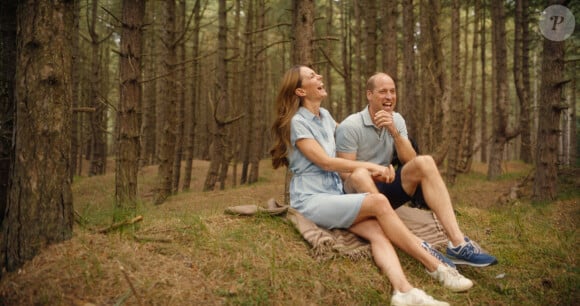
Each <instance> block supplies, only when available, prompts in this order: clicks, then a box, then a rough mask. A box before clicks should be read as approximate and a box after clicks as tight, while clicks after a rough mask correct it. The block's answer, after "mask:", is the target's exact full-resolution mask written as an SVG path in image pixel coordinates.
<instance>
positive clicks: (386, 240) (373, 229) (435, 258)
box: [270, 66, 473, 305]
mask: <svg viewBox="0 0 580 306" xmlns="http://www.w3.org/2000/svg"><path fill="white" fill-rule="evenodd" d="M326 96H327V93H326V90H325V88H324V83H323V82H322V76H320V75H319V74H317V73H316V72H315V71H314V70H312V69H311V68H309V67H306V66H294V67H292V68H291V69H289V70H288V71H287V72H286V73H285V74H284V77H283V79H282V83H281V86H280V90H279V92H278V96H277V99H276V103H277V113H276V114H277V118H276V120H275V122H274V124H273V126H272V133H273V134H274V136H275V144H274V146H273V147H272V149H271V151H270V153H271V155H272V165H273V167H274V168H279V167H281V166H287V167H289V169H290V171H291V172H292V174H293V175H292V180H291V183H290V205H291V206H292V207H293V208H294V209H296V210H297V211H298V212H300V213H301V214H302V215H304V217H306V218H308V219H310V220H311V221H313V222H314V223H316V224H317V225H318V226H320V227H323V228H326V229H332V228H343V229H348V230H349V231H351V232H352V233H354V234H356V235H358V236H360V237H362V238H364V239H366V240H367V241H369V243H370V245H371V250H372V254H373V258H374V261H375V263H376V264H377V266H378V267H379V269H380V270H381V271H382V273H384V274H385V275H386V276H387V278H388V279H389V281H390V283H391V285H392V287H393V294H392V296H391V305H448V304H447V303H446V302H441V301H437V300H435V299H434V298H433V297H431V296H429V295H428V294H426V293H425V292H424V291H423V290H421V289H418V288H415V287H414V286H412V285H411V284H410V283H409V281H408V280H407V277H406V276H405V273H404V272H403V269H402V267H401V263H400V262H399V258H398V257H397V253H396V251H395V249H394V246H393V245H396V246H397V247H399V248H400V249H401V250H403V251H404V252H406V253H408V254H410V255H411V256H413V257H414V258H415V259H417V260H418V261H419V262H421V263H422V264H423V265H424V266H425V268H426V270H427V273H428V274H429V275H431V276H432V277H433V278H435V279H437V280H438V281H439V282H440V283H441V284H442V285H443V286H444V287H446V288H448V289H450V290H451V291H454V292H460V291H466V290H468V289H469V288H471V287H472V286H473V283H472V281H471V280H469V279H467V278H465V277H463V276H462V275H461V274H459V272H457V270H456V269H455V266H454V265H453V263H451V262H450V261H449V260H448V259H446V258H445V257H444V256H443V255H442V254H441V253H439V252H438V251H437V250H435V249H433V248H431V246H430V245H429V244H427V243H426V242H424V241H422V240H421V239H420V238H418V237H417V236H415V235H414V234H413V233H411V231H410V230H409V229H408V228H407V227H406V226H405V224H404V223H403V221H401V219H400V218H399V216H398V215H397V214H396V213H395V212H394V211H393V210H392V209H390V204H389V202H388V199H387V198H386V197H385V196H384V195H382V194H369V193H358V194H345V193H344V191H343V186H342V181H341V179H340V176H339V175H338V173H339V172H353V171H368V172H370V173H371V174H372V175H373V176H374V177H375V179H377V180H382V181H385V182H392V181H393V180H394V178H395V172H394V169H393V167H392V166H389V167H384V166H381V165H377V164H374V163H368V162H359V161H352V160H347V159H342V158H337V157H336V153H335V142H334V132H335V129H336V126H337V123H336V121H335V120H334V119H333V117H332V116H331V115H330V113H329V112H328V111H327V110H326V109H324V108H323V107H321V104H322V101H323V100H324V99H325V98H326Z"/></svg>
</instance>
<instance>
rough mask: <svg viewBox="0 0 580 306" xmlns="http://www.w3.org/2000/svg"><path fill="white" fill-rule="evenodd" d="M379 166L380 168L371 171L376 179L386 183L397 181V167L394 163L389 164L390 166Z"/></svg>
mask: <svg viewBox="0 0 580 306" xmlns="http://www.w3.org/2000/svg"><path fill="white" fill-rule="evenodd" d="M378 167H379V169H376V170H375V171H373V172H372V173H371V175H372V177H373V179H374V180H375V181H380V182H385V183H392V182H394V181H395V168H393V165H389V166H388V167H383V166H378Z"/></svg>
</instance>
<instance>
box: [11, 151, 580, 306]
mask: <svg viewBox="0 0 580 306" xmlns="http://www.w3.org/2000/svg"><path fill="white" fill-rule="evenodd" d="M207 166H208V163H206V162H202V161H197V162H196V163H195V167H194V169H195V170H194V171H195V174H194V178H196V179H194V181H193V186H192V189H191V191H188V192H182V193H179V194H177V195H175V196H173V197H170V198H169V199H168V201H167V202H166V203H164V204H162V205H159V206H155V205H153V204H151V199H152V195H153V193H152V189H153V187H154V186H153V183H154V181H155V180H154V177H155V174H156V169H155V167H147V168H144V169H143V170H142V171H141V174H140V178H139V182H140V190H139V194H140V198H141V202H140V203H139V207H138V214H140V215H142V216H143V221H142V222H139V223H137V224H135V225H134V226H130V227H125V228H123V229H122V230H120V231H115V232H112V233H110V234H107V235H104V234H98V233H95V229H99V228H103V227H106V226H108V225H110V224H111V222H112V220H113V217H114V215H115V213H116V212H115V210H114V209H113V208H112V207H113V194H114V175H113V174H107V175H105V176H100V177H91V178H87V177H82V178H81V177H79V178H77V179H76V180H75V183H74V185H73V189H74V190H73V191H74V202H75V210H76V211H77V212H78V213H79V214H80V215H81V216H82V218H83V220H84V221H85V222H84V223H82V224H77V226H76V227H75V232H74V237H73V238H72V239H71V240H69V241H66V242H63V243H60V244H57V245H52V246H50V247H48V248H47V249H44V250H43V251H42V252H41V253H40V254H39V255H38V256H37V257H35V258H34V259H33V260H32V261H30V262H28V263H26V264H25V265H24V266H23V267H22V268H21V269H20V270H19V271H16V272H12V273H5V274H4V277H3V278H2V279H1V280H0V305H384V304H388V303H389V301H390V292H391V287H390V284H389V282H388V281H387V280H386V279H385V278H384V277H383V276H382V275H381V274H380V273H379V271H378V269H377V268H376V267H375V265H374V264H373V262H372V261H371V260H359V261H352V260H349V259H346V258H335V259H331V260H326V261H316V260H314V259H313V257H311V256H310V255H309V247H308V245H307V243H306V242H305V241H304V240H303V239H302V237H301V236H300V234H299V233H298V232H297V231H296V230H295V229H294V228H293V226H292V225H291V223H289V222H288V221H287V220H286V219H284V218H283V217H280V216H269V215H257V216H253V217H237V216H230V215H226V214H224V213H223V211H224V209H225V208H226V207H229V206H234V205H243V204H258V205H262V204H264V203H265V202H266V201H267V200H268V199H269V198H271V197H274V198H277V199H280V200H281V199H282V195H283V189H284V170H272V169H271V167H270V165H269V162H268V161H264V163H263V164H262V167H261V169H260V170H261V171H262V173H261V177H260V180H259V182H258V183H256V184H254V185H252V186H237V187H231V186H230V187H228V188H227V189H226V190H224V191H214V192H201V191H199V190H201V188H202V184H203V178H204V177H205V174H206V171H207ZM505 169H506V171H508V173H506V174H505V175H503V176H502V177H501V178H500V179H498V180H495V181H493V182H489V181H486V180H485V167H484V166H483V165H474V170H473V171H472V172H471V173H469V174H465V175H462V176H460V177H459V178H458V181H457V184H456V185H455V186H453V187H452V188H450V193H451V195H452V198H453V201H454V205H455V209H456V212H457V215H458V220H459V222H460V226H461V227H462V229H463V230H464V231H465V232H466V233H467V234H468V235H469V236H470V237H471V238H472V239H474V240H476V241H478V242H479V243H480V244H481V245H482V246H483V247H484V248H486V249H487V250H489V251H490V252H491V253H493V254H494V255H496V256H497V257H498V258H499V260H500V264H498V265H495V266H492V267H487V268H471V267H460V271H461V273H462V274H464V275H465V276H467V277H469V278H471V279H472V280H474V282H475V286H474V288H472V289H471V290H469V292H466V293H460V294H457V293H451V292H449V291H448V290H446V289H444V288H443V287H441V286H440V285H439V284H438V283H436V282H435V281H434V280H432V279H431V278H430V277H429V276H428V275H427V274H426V273H425V272H424V268H423V267H422V266H421V265H420V264H419V263H418V262H417V261H416V260H414V259H412V258H411V257H409V256H407V255H406V254H404V253H401V252H400V253H399V256H400V258H401V262H402V264H403V267H404V269H405V271H406V272H407V276H408V277H409V279H410V281H411V282H412V283H413V284H414V285H416V286H418V287H420V288H422V289H424V290H426V291H427V292H428V293H430V294H431V295H433V296H435V297H436V298H438V299H442V300H446V301H448V302H450V303H451V304H453V305H579V304H580V293H579V292H580V291H579V288H578V287H579V284H580V277H579V275H580V273H579V272H580V271H579V269H578V265H577V261H578V255H577V250H578V246H579V238H578V237H579V235H578V230H577V223H578V221H579V220H580V218H579V217H580V216H579V214H580V209H579V208H578V203H577V202H578V199H579V198H580V194H579V188H578V187H579V186H580V184H579V183H578V180H579V176H578V174H577V173H578V171H568V172H566V173H565V175H564V176H563V177H562V183H561V192H562V193H561V194H562V196H561V199H559V200H557V201H554V202H551V203H531V202H530V201H529V199H528V197H527V196H526V193H525V192H524V193H523V195H524V196H523V198H520V199H518V200H511V201H500V200H499V199H500V198H501V196H502V194H504V193H506V192H508V190H509V189H510V187H511V186H514V185H515V184H516V183H517V182H518V180H520V179H521V178H523V177H525V176H526V175H527V174H528V173H529V171H530V168H529V167H528V166H526V165H524V164H521V163H517V162H514V163H509V164H506V167H505ZM529 187H530V186H527V188H528V189H529ZM527 194H529V193H527Z"/></svg>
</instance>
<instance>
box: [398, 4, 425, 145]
mask: <svg viewBox="0 0 580 306" xmlns="http://www.w3.org/2000/svg"><path fill="white" fill-rule="evenodd" d="M403 24H405V25H409V24H413V25H414V24H415V13H414V4H413V1H412V0H408V1H403ZM395 36H396V35H395ZM403 36H404V37H406V39H404V40H403V77H404V82H399V88H398V89H397V91H398V92H399V93H402V95H401V97H402V99H401V103H400V106H399V111H400V112H401V113H402V114H403V116H405V118H406V123H407V129H408V133H409V135H410V137H411V138H413V139H415V140H416V139H417V135H418V130H417V126H418V121H419V120H420V119H419V118H420V117H419V116H418V115H419V114H418V111H417V109H418V104H419V90H418V88H417V87H418V85H419V84H418V82H417V78H418V76H417V67H416V60H415V59H416V56H415V47H416V46H417V41H416V39H415V27H414V26H404V27H403ZM391 38H392V39H393V36H391ZM395 62H396V61H395ZM400 85H403V86H402V87H403V88H402V90H401V86H400Z"/></svg>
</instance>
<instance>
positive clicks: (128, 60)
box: [115, 0, 145, 214]
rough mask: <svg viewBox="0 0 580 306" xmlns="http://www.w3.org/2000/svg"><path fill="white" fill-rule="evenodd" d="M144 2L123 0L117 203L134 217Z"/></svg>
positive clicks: (138, 148) (116, 168) (137, 164)
mask: <svg viewBox="0 0 580 306" xmlns="http://www.w3.org/2000/svg"><path fill="white" fill-rule="evenodd" d="M144 15H145V2H144V1H141V0H123V9H122V24H121V26H122V30H121V51H120V61H119V66H120V67H119V71H120V81H121V85H120V88H119V92H120V99H119V101H120V103H119V107H118V112H117V123H118V126H119V129H118V135H117V161H116V163H115V203H116V206H117V207H118V208H124V209H126V210H127V211H129V212H130V213H131V214H135V213H136V211H135V209H136V207H137V203H136V200H137V174H138V172H139V157H140V151H139V150H140V143H139V136H140V126H139V125H140V116H141V83H140V80H141V56H142V51H141V49H142V33H143V18H144Z"/></svg>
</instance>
